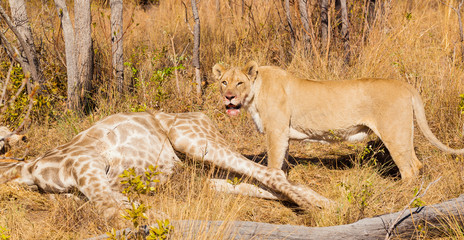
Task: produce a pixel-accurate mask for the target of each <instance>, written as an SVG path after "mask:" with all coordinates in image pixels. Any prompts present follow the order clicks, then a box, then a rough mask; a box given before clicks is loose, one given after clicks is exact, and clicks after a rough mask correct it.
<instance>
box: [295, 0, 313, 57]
mask: <svg viewBox="0 0 464 240" xmlns="http://www.w3.org/2000/svg"><path fill="white" fill-rule="evenodd" d="M307 2H308V0H300V1H299V4H298V5H299V10H300V16H301V23H303V31H304V34H303V41H304V48H305V53H309V49H310V46H311V38H310V36H309V34H310V31H311V30H310V29H309V19H308V10H307Z"/></svg>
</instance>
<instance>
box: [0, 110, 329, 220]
mask: <svg viewBox="0 0 464 240" xmlns="http://www.w3.org/2000/svg"><path fill="white" fill-rule="evenodd" d="M176 151H179V152H181V153H184V154H187V155H189V156H191V157H192V158H196V159H199V160H203V161H206V162H209V163H211V164H213V165H216V166H218V167H220V168H223V169H225V170H230V171H233V172H236V173H239V174H242V175H246V176H250V177H253V178H255V179H256V180H258V181H259V182H261V183H262V184H264V185H265V186H266V187H268V188H270V189H271V190H273V191H276V192H277V193H281V194H283V195H284V196H286V197H287V198H289V199H290V200H293V201H294V202H296V203H297V204H299V205H300V206H302V207H309V206H310V205H316V206H317V205H324V204H327V203H329V200H328V199H326V198H324V197H322V196H320V195H318V194H317V193H315V192H314V191H312V190H310V189H306V188H303V187H300V186H295V185H292V184H290V183H289V182H288V181H287V179H286V176H285V174H284V173H283V172H282V171H281V170H277V169H270V168H267V167H265V166H262V165H259V164H257V163H254V162H252V161H250V160H248V159H246V158H244V157H243V156H242V155H240V154H239V153H237V152H235V151H232V150H231V149H230V148H229V147H228V144H227V142H226V141H225V140H224V139H223V138H222V137H221V135H220V133H219V131H218V130H217V129H216V128H215V126H214V124H213V123H212V122H211V121H210V120H209V119H208V118H207V117H206V116H205V115H204V114H202V113H163V112H155V113H149V112H143V113H120V114H115V115H111V116H109V117H106V118H104V119H103V120H101V121H99V122H97V123H96V124H95V125H93V126H92V127H90V128H89V129H87V130H85V131H83V132H81V133H80V134H78V135H76V136H75V137H74V138H73V139H72V140H71V141H70V142H68V143H66V144H64V145H61V146H59V147H57V148H55V149H53V150H50V151H48V152H46V153H45V154H44V156H42V157H39V158H37V159H35V160H33V161H30V162H0V183H1V182H6V181H9V180H12V179H14V181H16V182H19V183H24V184H27V185H37V186H38V187H39V189H41V190H42V191H44V192H52V193H64V192H70V191H71V190H72V189H75V188H77V189H78V190H79V191H80V192H82V193H83V194H84V195H85V196H86V197H87V198H89V200H90V201H93V202H95V204H96V205H97V206H98V207H99V208H101V209H102V210H104V213H105V215H106V216H108V217H110V216H113V215H114V214H115V213H117V212H118V211H119V210H120V209H121V208H125V207H128V202H127V199H126V198H125V197H124V196H123V195H122V194H121V193H120V185H119V181H120V179H119V178H118V176H119V175H120V174H121V173H122V172H123V171H124V170H125V169H128V168H131V167H133V168H135V170H136V172H137V173H138V174H142V173H143V172H144V171H145V169H146V168H148V166H150V165H153V166H158V171H160V172H161V173H162V174H159V175H157V177H158V178H159V179H158V180H160V182H161V183H162V182H164V181H165V180H166V179H167V178H168V177H169V175H171V174H172V173H173V171H174V168H175V166H176V163H178V162H179V161H180V159H179V158H178V157H177V155H176ZM250 186H251V185H250Z"/></svg>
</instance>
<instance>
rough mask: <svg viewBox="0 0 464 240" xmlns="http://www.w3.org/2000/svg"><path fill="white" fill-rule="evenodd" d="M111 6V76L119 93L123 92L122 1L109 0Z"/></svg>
mask: <svg viewBox="0 0 464 240" xmlns="http://www.w3.org/2000/svg"><path fill="white" fill-rule="evenodd" d="M110 6H111V44H112V53H113V77H114V79H115V80H116V86H117V90H118V92H119V93H123V92H124V58H123V2H122V0H110Z"/></svg>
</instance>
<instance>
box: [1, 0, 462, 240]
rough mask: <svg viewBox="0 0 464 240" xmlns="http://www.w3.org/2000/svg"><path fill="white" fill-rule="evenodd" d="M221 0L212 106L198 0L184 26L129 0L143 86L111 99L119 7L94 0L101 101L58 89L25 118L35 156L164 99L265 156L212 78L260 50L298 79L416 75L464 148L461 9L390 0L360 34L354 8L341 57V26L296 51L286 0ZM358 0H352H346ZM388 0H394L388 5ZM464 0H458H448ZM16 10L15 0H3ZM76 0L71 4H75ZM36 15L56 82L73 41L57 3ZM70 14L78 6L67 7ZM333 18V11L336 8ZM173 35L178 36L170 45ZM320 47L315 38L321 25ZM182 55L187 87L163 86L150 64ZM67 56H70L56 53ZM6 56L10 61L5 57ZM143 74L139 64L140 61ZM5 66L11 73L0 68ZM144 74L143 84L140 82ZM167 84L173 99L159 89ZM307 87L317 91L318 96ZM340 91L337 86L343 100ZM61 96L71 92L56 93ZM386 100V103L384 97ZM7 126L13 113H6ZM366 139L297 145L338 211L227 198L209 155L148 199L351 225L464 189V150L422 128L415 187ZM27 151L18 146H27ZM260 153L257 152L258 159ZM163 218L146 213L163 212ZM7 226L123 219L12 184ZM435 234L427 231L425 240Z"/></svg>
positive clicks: (163, 8)
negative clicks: (371, 155)
mask: <svg viewBox="0 0 464 240" xmlns="http://www.w3.org/2000/svg"><path fill="white" fill-rule="evenodd" d="M215 2H216V1H213V0H202V1H200V2H199V6H198V7H199V11H200V19H201V28H202V30H201V34H202V35H201V39H202V40H201V56H200V59H201V62H202V67H201V70H202V73H203V77H204V81H205V86H204V89H205V90H204V96H203V104H200V101H198V99H197V98H196V97H195V96H194V91H193V89H194V87H193V84H192V83H193V78H194V71H193V68H192V67H191V66H190V64H191V63H190V61H191V48H192V46H193V43H192V39H193V36H192V35H191V33H190V30H189V27H188V25H189V24H190V25H191V24H193V21H192V19H191V11H190V8H189V6H190V5H189V2H188V1H187V2H185V3H186V6H187V15H188V19H189V21H188V23H185V12H186V9H185V8H184V5H183V4H182V1H180V0H161V1H160V2H159V5H156V6H153V7H151V8H149V9H147V10H143V9H142V8H140V7H139V6H137V5H136V4H135V3H134V2H133V1H132V2H130V1H127V2H125V4H126V5H125V15H124V19H125V24H124V25H125V27H124V29H125V35H124V56H125V61H126V62H128V63H129V64H128V66H127V67H126V71H125V78H126V80H127V82H131V81H132V82H135V83H137V84H139V85H137V86H134V88H135V90H133V91H131V92H130V93H128V94H127V95H126V96H125V97H124V98H116V97H113V88H112V87H113V86H114V83H113V82H112V76H111V45H110V40H109V36H110V29H109V14H110V9H109V8H108V6H106V3H105V2H99V1H94V2H93V5H92V16H93V22H94V23H95V24H93V39H94V47H95V53H96V59H95V68H96V74H95V78H94V86H96V87H95V89H94V92H93V94H94V95H92V97H93V101H94V103H95V107H94V109H93V110H92V112H91V113H90V114H88V115H83V114H80V113H69V112H66V111H63V109H64V104H62V103H63V101H64V100H63V99H62V98H60V97H59V96H60V94H62V93H63V92H65V91H57V92H55V93H51V95H52V98H51V99H54V104H53V105H52V106H51V107H50V109H49V112H48V113H47V114H48V116H49V117H47V118H40V116H37V115H35V117H34V118H33V120H34V121H33V122H32V124H31V125H30V126H29V128H28V131H27V135H28V137H29V149H30V151H29V156H28V159H33V158H35V157H37V156H39V155H41V154H43V153H44V152H45V151H46V150H48V149H51V148H53V147H55V146H57V145H59V144H62V143H65V142H66V141H67V140H69V139H71V138H72V137H73V136H74V135H76V134H77V133H78V132H79V131H82V130H84V129H86V128H87V127H89V126H91V125H92V123H94V122H96V121H98V120H99V119H101V118H102V117H104V116H107V115H110V114H113V113H116V112H121V111H131V110H132V111H134V110H143V109H144V108H145V107H146V108H151V109H160V110H163V111H168V112H183V111H202V112H205V113H206V114H207V115H208V116H210V117H211V118H212V119H213V121H214V122H215V123H216V125H217V126H218V128H219V129H220V131H221V132H222V133H223V134H224V136H225V137H226V139H227V140H228V141H229V142H230V144H231V145H232V146H234V147H235V148H236V149H237V150H238V151H240V152H241V153H242V154H247V155H258V154H261V153H265V146H264V142H263V136H262V135H259V134H258V133H257V131H256V130H255V129H254V124H253V123H252V121H251V120H250V119H249V117H248V116H247V115H246V114H245V113H243V114H242V115H241V116H239V117H238V118H234V119H231V118H228V117H227V116H225V114H224V113H223V109H222V105H221V103H220V98H219V93H218V89H217V86H216V85H215V83H214V80H213V78H212V76H211V74H210V72H211V67H212V66H213V65H214V64H215V63H217V62H223V63H225V64H227V65H229V66H236V65H242V64H244V63H245V62H246V61H248V60H255V61H257V62H259V64H261V65H269V64H272V65H279V66H281V67H283V68H285V69H287V70H288V71H290V72H292V73H293V74H295V75H298V76H300V77H305V78H309V79H316V80H338V79H352V78H358V77H383V78H394V79H399V80H402V81H406V82H409V83H410V84H412V85H413V86H415V87H416V88H417V89H418V90H419V91H420V93H421V96H422V98H423V100H424V103H425V108H426V113H427V118H428V122H429V124H430V126H431V128H432V130H433V132H434V133H435V134H436V135H437V136H438V138H439V139H441V140H442V141H443V142H444V143H446V144H448V145H450V146H452V147H456V148H461V147H463V146H464V145H463V144H462V141H463V124H464V120H463V115H462V114H461V113H460V110H459V107H458V104H459V102H460V98H459V95H460V94H462V93H464V67H463V66H464V64H463V61H464V59H462V58H461V57H460V56H461V52H460V49H461V48H460V44H462V43H461V42H460V40H459V27H458V21H457V16H456V14H455V13H454V12H453V11H452V10H450V8H449V7H448V6H446V5H444V4H441V3H440V2H439V1H436V0H425V1H422V0H415V1H412V2H413V4H412V7H410V8H408V6H407V1H393V2H392V3H391V4H390V5H389V6H390V7H389V8H388V11H387V12H388V13H389V15H387V16H384V15H381V16H379V19H378V20H377V22H376V25H375V27H374V28H373V29H371V30H370V32H369V34H368V36H367V37H366V38H363V33H362V31H361V30H362V29H363V28H364V27H363V26H364V25H363V23H364V20H363V18H362V14H361V13H362V7H361V6H360V4H358V3H350V4H351V8H352V11H351V18H350V20H351V22H352V26H351V27H352V28H351V30H352V32H351V39H350V41H351V48H352V51H353V52H352V60H351V63H350V64H348V65H347V64H344V63H343V52H342V48H341V40H340V39H339V38H337V37H336V36H337V34H336V32H337V28H336V27H333V31H334V32H335V34H334V36H335V37H333V39H332V44H331V48H330V52H329V53H328V54H327V56H328V57H327V58H326V57H325V56H326V52H322V53H320V54H321V56H320V57H317V54H315V53H314V52H313V53H310V54H307V53H304V52H303V51H302V49H303V47H302V46H301V43H300V44H297V45H296V47H295V49H293V53H292V54H289V50H290V40H289V35H288V32H287V31H286V30H285V23H284V19H285V18H284V16H285V15H284V12H283V7H282V5H281V2H280V1H266V0H254V1H249V0H247V1H245V2H246V3H247V6H248V8H245V12H244V13H245V14H243V15H242V12H241V6H240V2H241V1H234V0H231V1H221V10H220V12H219V13H217V12H216V10H215V9H216V6H215ZM311 2H312V5H311V6H310V9H311V12H312V18H313V27H314V29H315V30H317V29H319V28H318V27H319V26H318V21H317V19H318V17H317V13H318V11H319V10H318V6H317V5H315V3H314V2H315V1H311ZM349 2H350V1H349ZM387 2H389V1H387ZM446 2H447V3H448V4H451V5H453V4H454V5H456V4H457V3H456V1H453V0H449V1H446ZM1 4H2V6H5V8H7V4H6V1H4V2H2V3H1ZM71 7H72V6H71ZM291 8H292V11H293V13H294V18H293V21H294V23H295V25H296V29H297V32H298V34H299V35H301V33H302V31H301V26H300V24H299V20H298V14H297V13H296V11H295V10H296V8H295V6H294V5H292V7H291ZM28 11H29V16H30V20H31V24H32V28H33V30H34V34H35V37H36V39H37V43H39V42H40V43H41V44H42V45H40V51H41V54H42V56H41V57H42V59H43V61H42V62H43V64H42V66H43V68H44V72H45V76H46V78H47V80H48V81H50V82H53V83H54V84H55V85H54V86H55V87H56V88H58V87H59V86H63V85H64V83H65V67H64V64H63V60H62V59H64V58H63V57H62V53H63V52H64V51H63V47H64V44H63V40H62V38H61V32H60V30H59V20H58V18H57V17H56V16H55V15H53V14H52V15H50V14H45V13H50V12H55V11H56V10H55V8H54V6H53V5H52V3H49V2H48V3H44V2H43V1H29V2H28ZM70 12H71V13H72V10H70ZM331 16H332V18H333V19H332V20H335V18H334V16H335V13H334V12H332V13H331ZM171 39H172V41H171ZM312 40H313V41H316V46H317V47H318V46H319V43H318V41H319V37H318V33H317V32H316V38H314V39H312ZM174 51H175V52H176V56H177V57H182V58H181V59H177V60H178V63H179V64H182V65H183V66H184V67H185V69H179V72H178V80H179V82H180V84H181V91H180V92H177V91H176V89H175V80H176V78H175V75H174V74H172V75H170V76H169V77H168V78H166V79H165V80H163V81H162V82H156V81H153V80H150V79H151V78H152V76H153V74H154V73H156V71H158V70H161V71H162V70H163V69H165V68H166V67H173V66H174V61H173V59H174ZM59 56H61V58H60V57H59ZM2 61H6V59H5V58H2ZM129 65H131V66H133V67H134V69H136V70H137V73H136V74H133V73H134V72H133V71H132V70H133V69H131V67H129ZM2 74H4V73H2ZM135 78H137V80H136V79H135ZM160 89H161V90H162V91H163V92H164V93H165V94H166V95H164V97H163V98H161V99H156V98H155V96H157V94H159V93H160V92H159V90H160ZM308 94H310V93H308ZM334 97H336V96H334ZM60 99H61V100H60ZM387 104H388V103H387ZM4 124H8V123H4ZM365 146H366V143H365V142H363V143H359V144H348V143H341V144H336V145H320V144H310V143H299V142H292V143H291V146H290V155H291V156H292V158H296V159H298V160H300V164H297V165H296V166H294V167H293V168H292V169H291V170H290V172H289V178H290V180H292V181H293V182H295V183H298V184H303V185H306V186H308V187H310V188H312V189H314V190H316V191H317V192H319V193H321V194H322V195H324V196H326V197H329V198H331V199H333V200H334V201H336V202H337V207H336V208H335V209H328V210H320V211H293V207H292V206H291V205H290V206H289V205H288V204H286V203H281V202H277V201H268V200H262V199H255V198H250V197H244V196H231V195H227V194H222V193H216V192H213V191H211V190H209V188H208V186H207V184H206V181H205V180H206V179H207V178H208V177H210V176H211V171H210V170H205V169H208V168H203V167H201V166H202V164H198V163H191V162H188V161H187V163H185V164H183V165H182V166H180V167H179V170H178V172H177V173H176V174H175V175H174V176H173V177H172V179H171V180H170V181H169V182H168V183H167V184H165V185H163V186H161V187H160V188H159V189H158V192H157V194H155V195H154V196H147V197H146V199H145V201H146V202H148V204H149V205H150V206H152V209H151V210H150V211H153V212H155V211H162V212H164V213H166V214H167V215H168V216H169V217H170V219H172V220H174V219H202V220H226V221H233V220H246V221H259V222H267V223H277V224H299V225H306V226H329V225H338V224H347V223H351V222H354V221H356V220H359V219H361V218H364V217H370V216H374V215H378V214H383V213H389V212H393V211H398V210H400V209H402V208H403V207H404V206H405V205H406V204H407V203H408V202H409V201H410V199H411V198H412V196H413V195H414V190H415V189H416V188H418V187H419V186H420V184H421V182H424V184H428V183H430V182H432V181H434V180H436V179H437V178H439V177H440V176H441V177H442V178H441V180H440V181H439V183H438V184H435V185H433V187H431V188H430V189H429V191H428V192H427V194H426V195H425V196H424V197H423V198H422V199H421V200H422V201H423V202H424V203H425V204H433V203H437V202H440V201H443V200H445V199H450V198H453V197H457V196H458V195H460V194H461V193H462V192H463V190H464V184H463V177H464V171H463V170H464V163H463V161H464V158H463V157H462V156H451V155H446V154H444V153H442V152H440V151H439V150H437V149H435V148H434V147H432V146H431V145H430V144H429V143H428V142H427V140H426V139H425V138H424V137H423V136H422V135H421V134H420V133H419V131H416V134H415V146H416V152H417V155H418V157H419V158H420V159H421V161H422V162H423V163H424V164H425V169H424V172H423V174H422V175H421V176H419V177H418V179H417V180H416V181H413V182H410V183H406V182H402V181H400V180H398V179H397V178H395V177H392V176H390V175H386V174H384V173H385V172H386V171H387V169H386V167H385V166H383V165H382V164H381V163H378V162H377V161H375V160H373V159H370V160H369V159H368V160H364V161H361V155H362V152H363V151H364V149H365ZM23 151H24V149H17V150H15V152H14V153H17V154H21V153H22V152H23ZM257 158H258V159H259V157H257ZM154 220H155V217H152V218H150V219H149V220H147V223H148V222H154ZM449 222H450V223H449V225H450V227H449V228H448V229H446V228H445V230H444V231H443V233H442V236H444V237H451V238H461V239H462V238H464V236H463V233H462V226H461V227H459V225H457V224H453V223H455V222H457V221H454V220H452V219H450V221H449ZM0 226H2V227H4V228H6V229H7V233H8V234H9V235H11V239H61V238H84V237H89V236H93V235H98V234H102V233H105V232H108V231H110V230H111V228H113V227H115V228H118V227H124V226H127V224H126V225H125V223H121V222H107V221H105V220H104V219H102V218H101V217H100V215H99V214H98V211H97V210H96V209H95V208H94V207H93V205H92V204H88V203H86V202H85V201H83V200H80V199H76V198H73V197H67V196H64V195H54V194H38V193H35V192H31V191H29V190H27V189H23V188H21V187H18V186H15V185H12V184H8V185H2V186H0ZM220 236H221V233H205V235H204V236H201V238H202V239H217V238H218V237H220ZM431 236H436V235H428V232H427V231H422V232H420V233H419V235H418V237H421V238H428V237H431Z"/></svg>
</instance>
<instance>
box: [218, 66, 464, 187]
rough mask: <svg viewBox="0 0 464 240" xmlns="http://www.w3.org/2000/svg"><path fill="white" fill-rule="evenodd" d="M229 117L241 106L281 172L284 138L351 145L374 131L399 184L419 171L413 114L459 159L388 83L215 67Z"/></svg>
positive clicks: (405, 95) (408, 91)
mask: <svg viewBox="0 0 464 240" xmlns="http://www.w3.org/2000/svg"><path fill="white" fill-rule="evenodd" d="M213 74H214V76H215V77H216V79H217V80H218V81H219V84H220V90H221V94H222V96H223V97H224V98H223V99H224V104H225V105H226V108H227V112H228V113H229V115H237V114H238V111H239V110H240V107H244V108H245V109H246V110H247V111H248V112H249V113H250V114H251V116H252V118H253V120H254V122H255V124H256V126H257V128H258V130H259V131H260V132H262V133H265V134H266V143H267V151H268V158H269V159H268V166H269V167H272V168H281V167H282V164H283V161H284V159H285V157H286V153H287V150H288V141H289V139H297V140H309V141H317V142H329V143H330V142H334V141H341V140H348V141H357V140H362V139H364V138H365V137H366V136H367V135H368V134H369V133H371V132H374V133H375V134H376V135H377V136H378V137H380V139H381V140H382V141H383V143H384V144H385V146H386V147H387V148H388V150H389V151H390V154H391V156H392V158H393V160H394V162H395V164H396V165H397V166H398V168H399V170H400V173H401V176H402V178H403V179H411V178H413V177H414V176H416V175H417V174H418V173H419V171H420V169H421V168H422V163H421V162H420V161H419V160H418V159H417V157H416V154H415V152H414V146H413V136H414V135H413V131H414V122H413V118H414V117H413V115H414V116H415V118H416V121H417V123H418V125H419V127H420V129H421V130H422V132H423V134H424V135H425V136H426V137H427V139H428V140H429V141H430V142H431V143H432V144H433V145H435V146H436V147H438V148H439V149H441V150H443V151H445V152H448V153H454V154H464V149H460V150H455V149H451V148H449V147H447V146H445V145H444V144H442V143H441V142H440V141H439V140H438V139H437V138H436V137H435V136H434V135H433V133H432V131H431V130H430V127H429V126H428V124H427V121H426V118H425V113H424V105H423V103H422V100H421V97H420V95H419V93H418V92H417V91H416V90H415V89H414V88H413V87H412V86H411V85H409V84H407V83H405V82H402V81H398V80H392V79H373V78H364V79H355V80H342V81H312V80H306V79H300V78H296V77H294V76H292V75H291V74H289V73H288V72H287V71H285V70H283V69H281V68H279V67H273V66H258V64H257V63H256V62H253V61H252V62H249V63H248V64H246V66H244V67H242V68H240V67H233V68H230V69H228V70H227V69H225V68H224V67H223V66H222V65H220V64H216V65H215V66H214V67H213Z"/></svg>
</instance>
